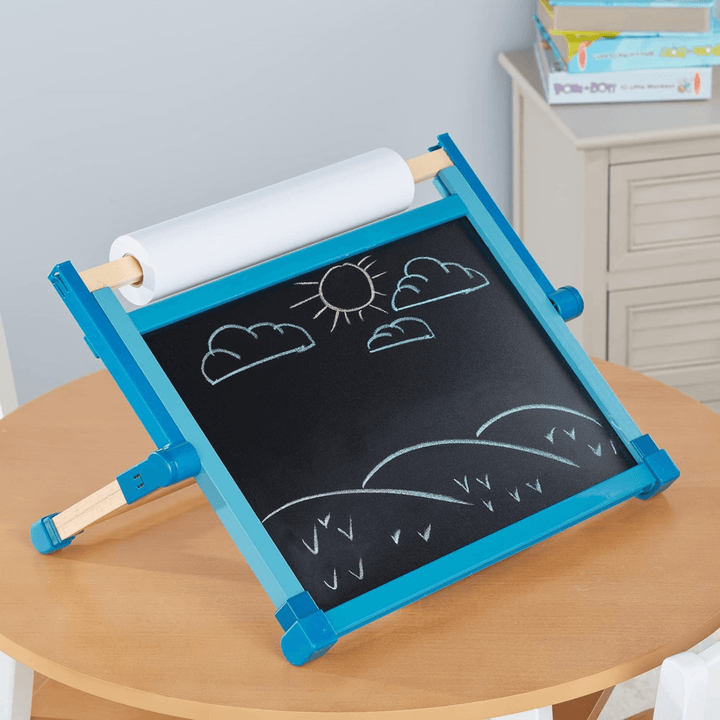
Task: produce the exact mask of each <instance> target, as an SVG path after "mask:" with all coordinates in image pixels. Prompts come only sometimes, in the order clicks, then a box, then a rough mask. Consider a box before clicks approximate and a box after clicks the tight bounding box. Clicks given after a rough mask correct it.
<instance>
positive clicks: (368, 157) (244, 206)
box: [110, 148, 415, 305]
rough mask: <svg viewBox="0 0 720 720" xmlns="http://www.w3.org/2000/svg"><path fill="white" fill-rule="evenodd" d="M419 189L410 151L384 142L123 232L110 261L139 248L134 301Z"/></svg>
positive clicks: (375, 214)
mask: <svg viewBox="0 0 720 720" xmlns="http://www.w3.org/2000/svg"><path fill="white" fill-rule="evenodd" d="M414 194H415V183H414V181H413V177H412V173H411V172H410V168H408V166H407V163H406V162H405V160H403V158H402V157H401V156H400V155H398V154H397V153H396V152H394V151H393V150H388V149H387V148H381V149H379V150H373V151H372V152H369V153H365V154H364V155H359V156H358V157H354V158H350V159H349V160H344V161H343V162H339V163H336V164H335V165H330V166H328V167H325V168H321V169H319V170H315V171H313V172H309V173H307V174H305V175H300V176H298V177H296V178H292V179H290V180H285V181H284V182H281V183H277V184H276V185H271V186H270V187H266V188H262V189H260V190H256V191H254V192H251V193H248V194H247V195H241V196H240V197H236V198H232V199H231V200H226V201H225V202H221V203H218V204H217V205H211V206H210V207H207V208H203V209H202V210H196V211H195V212H191V213H188V214H187V215H182V216H181V217H178V218H174V219H172V220H166V221H165V222H161V223H158V224H157V225H152V226H151V227H149V228H145V229H144V230H138V231H137V232H133V233H130V234H128V235H122V236H121V237H119V238H118V239H117V240H115V242H114V243H113V244H112V246H111V248H110V260H117V259H118V258H121V257H123V256H124V255H133V256H134V257H135V258H137V260H138V261H139V262H140V265H142V269H143V282H142V285H139V286H132V285H125V286H123V287H121V288H120V292H121V293H122V294H123V295H124V296H125V297H126V298H127V299H128V300H129V301H130V302H132V303H134V304H135V305H146V304H147V303H149V302H150V301H151V300H157V299H158V298H162V297H165V296H167V295H172V294H173V293H176V292H180V291H181V290H185V289H187V288H189V287H192V286H193V285H198V284H200V283H203V282H207V281H208V280H212V279H214V278H217V277H221V276H222V275H227V274H229V273H231V272H234V271H236V270H239V269H240V268H243V267H248V266H249V265H254V264H256V263H259V262H262V261H263V260H267V259H269V258H271V257H275V256H277V255H282V254H284V253H286V252H289V251H290V250H293V249H295V248H298V247H302V246H304V245H308V244H310V243H313V242H316V241H318V240H323V239H325V238H328V237H332V236H333V235H338V234H339V233H342V232H346V231H347V230H350V229H352V228H356V227H360V226H361V225H365V224H367V223H369V222H372V221H374V220H379V219H380V218H384V217H387V216H388V215H392V214H393V213H397V212H401V211H402V210H405V209H407V208H408V206H409V205H410V203H411V202H412V200H413V197H414Z"/></svg>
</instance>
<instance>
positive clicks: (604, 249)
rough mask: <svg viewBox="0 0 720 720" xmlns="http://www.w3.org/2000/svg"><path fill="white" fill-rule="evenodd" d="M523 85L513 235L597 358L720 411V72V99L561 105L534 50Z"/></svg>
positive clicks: (510, 62) (507, 60)
mask: <svg viewBox="0 0 720 720" xmlns="http://www.w3.org/2000/svg"><path fill="white" fill-rule="evenodd" d="M500 63H501V65H502V66H503V67H504V68H505V70H507V72H508V73H509V75H510V77H511V79H512V87H513V225H514V227H515V229H516V230H517V232H518V234H519V235H520V237H521V238H522V240H523V241H524V242H525V244H526V245H527V247H528V249H529V250H530V252H532V253H533V255H535V257H536V258H537V260H538V262H539V264H540V266H541V267H542V268H543V269H544V270H545V271H546V272H547V274H548V276H549V278H550V280H551V281H552V282H553V283H554V284H556V285H574V286H575V287H577V288H578V289H579V290H580V292H581V293H582V295H583V298H584V299H585V312H584V313H583V316H582V317H581V318H579V319H578V320H575V321H572V323H571V327H572V328H573V331H574V332H575V333H576V335H577V336H578V338H579V339H580V340H581V342H582V344H583V346H584V347H585V349H586V350H587V351H588V352H589V353H590V354H591V355H594V356H595V357H600V358H605V359H608V360H610V361H612V362H616V363H619V364H621V365H626V366H628V367H631V368H633V369H635V370H639V371H641V372H643V373H645V374H647V375H651V376H652V377H655V378H657V379H659V380H662V381H663V382H666V383H668V384H669V385H674V386H675V387H678V388H680V389H681V390H682V391H683V392H685V393H687V394H688V395H692V396H693V397H695V398H697V399H698V400H701V401H702V402H704V403H706V404H707V405H709V406H710V407H712V408H713V409H714V410H716V411H717V412H720V72H718V69H716V70H715V73H714V81H715V87H714V95H715V98H714V99H713V100H706V101H696V102H664V103H627V104H615V105H585V106H565V107H563V106H550V105H548V104H547V103H546V102H545V100H544V98H543V95H542V87H541V83H540V76H539V74H538V71H537V67H536V65H535V58H534V55H533V53H532V51H531V50H524V51H518V52H510V53H504V54H501V55H500Z"/></svg>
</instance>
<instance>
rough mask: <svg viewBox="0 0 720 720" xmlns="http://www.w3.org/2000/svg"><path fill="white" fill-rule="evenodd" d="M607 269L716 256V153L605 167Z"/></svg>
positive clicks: (719, 237)
mask: <svg viewBox="0 0 720 720" xmlns="http://www.w3.org/2000/svg"><path fill="white" fill-rule="evenodd" d="M609 203H610V204H609V228H608V229H609V248H608V250H609V257H608V267H609V270H610V271H611V272H615V271H625V270H643V269H649V268H657V267H663V266H674V265H681V264H688V263H704V262H708V261H710V260H718V259H720V155H706V156H702V157H689V158H676V159H673V160H655V161H652V162H640V163H628V164H626V165H612V166H611V167H610V198H609Z"/></svg>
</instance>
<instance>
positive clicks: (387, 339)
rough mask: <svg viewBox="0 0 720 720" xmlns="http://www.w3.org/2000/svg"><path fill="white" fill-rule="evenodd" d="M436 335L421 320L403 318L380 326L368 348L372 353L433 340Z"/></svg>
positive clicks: (370, 340)
mask: <svg viewBox="0 0 720 720" xmlns="http://www.w3.org/2000/svg"><path fill="white" fill-rule="evenodd" d="M434 337H435V333H433V331H432V330H431V329H430V326H429V325H428V324H427V323H426V322H425V321H424V320H420V318H414V317H402V318H398V319H397V320H393V322H391V323H388V324H387V325H380V327H378V328H375V332H374V333H373V334H372V337H371V338H370V339H369V340H368V342H367V346H368V350H369V351H370V352H371V353H374V352H380V350H389V349H390V348H394V347H398V345H405V344H406V343H411V342H417V341H418V340H432V339H433V338H434Z"/></svg>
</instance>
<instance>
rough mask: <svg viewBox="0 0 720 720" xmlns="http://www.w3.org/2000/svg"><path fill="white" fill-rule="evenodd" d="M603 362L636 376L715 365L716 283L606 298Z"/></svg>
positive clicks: (718, 353)
mask: <svg viewBox="0 0 720 720" xmlns="http://www.w3.org/2000/svg"><path fill="white" fill-rule="evenodd" d="M608 309H609V316H608V341H609V343H608V359H609V360H611V361H612V362H617V363H619V364H621V365H626V366H627V367H631V368H633V369H635V370H640V371H641V372H647V373H650V371H651V370H661V369H671V368H674V369H678V368H680V367H687V366H692V365H711V364H713V363H720V280H707V281H703V282H696V283H683V284H679V285H665V286H660V287H649V288H638V289H634V290H620V291H616V292H611V293H610V294H609V308H608Z"/></svg>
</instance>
